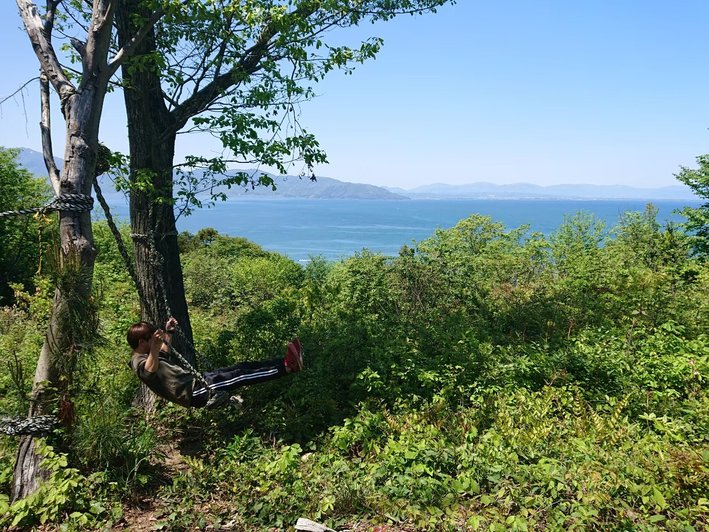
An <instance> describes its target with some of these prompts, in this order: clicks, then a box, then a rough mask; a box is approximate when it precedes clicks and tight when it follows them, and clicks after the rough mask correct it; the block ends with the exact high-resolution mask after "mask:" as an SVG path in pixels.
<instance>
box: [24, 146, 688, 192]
mask: <svg viewBox="0 0 709 532" xmlns="http://www.w3.org/2000/svg"><path fill="white" fill-rule="evenodd" d="M18 161H19V163H20V165H21V166H23V167H24V168H26V169H27V170H29V171H30V172H32V173H34V174H35V175H46V173H47V171H46V168H45V166H44V158H43V156H42V154H41V153H39V152H37V151H34V150H30V149H28V148H21V149H20V154H19V157H18ZM61 164H62V161H61V160H57V165H58V166H59V167H61ZM246 171H247V172H249V173H253V172H256V171H255V170H246ZM269 175H270V176H271V177H272V178H273V179H274V180H275V182H276V187H277V188H276V190H275V191H273V190H271V189H270V188H268V187H256V188H255V189H251V188H246V189H245V188H243V187H232V188H231V189H230V190H227V191H226V193H227V195H228V196H229V197H238V198H249V197H254V198H255V197H258V198H311V199H389V200H405V199H635V200H663V199H664V200H698V199H699V198H698V197H697V196H696V195H694V193H693V192H692V190H691V189H690V188H689V187H687V186H685V185H681V184H678V185H674V186H667V187H661V188H637V187H629V186H625V185H551V186H540V185H533V184H531V183H515V184H512V185H496V184H494V183H485V182H480V183H471V184H467V185H448V184H444V183H435V184H432V185H424V186H420V187H416V188H412V189H403V188H394V187H378V186H375V185H367V184H362V183H349V182H346V181H340V180H338V179H333V178H330V177H318V178H317V181H310V179H308V178H302V179H301V178H299V177H297V176H275V175H272V174H269ZM104 188H105V187H104ZM104 193H105V194H106V195H107V197H112V196H113V195H114V194H118V193H115V192H113V191H110V190H105V191H104Z"/></svg>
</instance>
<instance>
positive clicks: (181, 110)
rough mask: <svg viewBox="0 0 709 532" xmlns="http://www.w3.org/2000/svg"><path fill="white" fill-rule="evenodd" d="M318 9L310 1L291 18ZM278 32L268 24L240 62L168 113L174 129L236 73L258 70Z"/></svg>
mask: <svg viewBox="0 0 709 532" xmlns="http://www.w3.org/2000/svg"><path fill="white" fill-rule="evenodd" d="M317 10H318V2H312V3H309V4H308V5H304V6H301V7H300V8H298V9H296V10H295V11H293V13H292V15H293V16H294V17H302V18H307V17H309V16H310V15H312V14H313V13H315V12H316V11H317ZM278 33H279V30H278V29H277V27H276V25H275V24H267V25H266V26H265V27H264V28H263V30H262V31H261V34H260V35H259V38H258V39H257V40H256V42H255V43H254V44H253V46H251V48H249V49H248V50H246V51H245V52H244V54H243V55H242V56H241V59H240V60H239V62H238V63H237V64H236V65H235V66H234V67H233V68H231V69H230V70H229V71H227V72H225V73H224V74H221V75H218V76H216V77H215V78H214V80H213V81H211V82H210V83H208V84H207V85H205V86H204V87H203V88H202V89H200V90H199V91H197V92H195V93H194V94H192V96H190V97H189V98H188V99H187V100H185V101H184V102H182V103H181V104H180V105H179V106H178V107H176V108H175V109H173V111H172V112H171V114H172V115H173V117H174V120H173V124H174V126H173V127H174V128H176V129H175V130H176V131H177V130H178V129H180V128H182V127H183V126H184V125H185V124H186V123H187V121H188V120H189V119H190V118H192V117H193V116H196V115H197V114H199V113H201V112H202V111H203V110H204V109H205V108H207V107H208V106H209V104H211V103H212V102H213V101H214V100H215V99H216V98H218V97H219V95H220V94H222V92H223V91H225V90H226V89H228V88H229V87H231V86H233V85H235V84H236V83H237V82H236V81H235V80H237V79H238V77H237V75H238V74H245V75H250V74H253V73H254V72H256V71H257V70H258V69H259V63H260V61H261V60H262V59H263V57H264V55H265V54H266V52H267V51H268V48H269V45H270V43H271V39H273V37H275V36H276V35H277V34H278Z"/></svg>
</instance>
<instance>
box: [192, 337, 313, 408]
mask: <svg viewBox="0 0 709 532" xmlns="http://www.w3.org/2000/svg"><path fill="white" fill-rule="evenodd" d="M301 369H303V356H302V348H301V346H300V342H299V341H298V340H294V341H292V342H290V343H289V344H288V350H287V352H286V356H285V358H276V359H273V360H262V361H258V362H239V363H238V364H234V365H233V366H229V367H227V368H219V369H216V370H213V371H208V372H206V373H204V380H206V381H207V382H208V383H209V386H210V388H212V389H213V390H214V391H223V392H229V391H231V390H234V389H236V388H240V387H241V386H248V385H249V384H258V383H259V382H267V381H270V380H273V379H278V378H280V377H283V376H284V375H286V374H288V373H292V372H294V371H300V370H301ZM208 397H209V390H208V389H207V388H205V387H203V386H201V385H200V384H198V385H197V387H196V388H195V390H194V392H192V406H195V407H200V406H204V405H205V404H206V403H207V399H208Z"/></svg>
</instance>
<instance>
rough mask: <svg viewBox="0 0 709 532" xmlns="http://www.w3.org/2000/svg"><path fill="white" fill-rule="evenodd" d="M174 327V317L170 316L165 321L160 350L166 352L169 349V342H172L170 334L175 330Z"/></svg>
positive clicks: (175, 325)
mask: <svg viewBox="0 0 709 532" xmlns="http://www.w3.org/2000/svg"><path fill="white" fill-rule="evenodd" d="M175 327H177V320H176V319H175V318H170V319H169V320H167V322H165V334H163V342H164V343H163V346H162V350H163V351H164V352H166V353H167V352H168V351H169V350H170V346H169V344H171V343H172V334H173V333H174V332H175Z"/></svg>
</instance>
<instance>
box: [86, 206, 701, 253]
mask: <svg viewBox="0 0 709 532" xmlns="http://www.w3.org/2000/svg"><path fill="white" fill-rule="evenodd" d="M652 203H653V205H655V206H656V207H657V208H658V209H659V215H658V220H659V221H660V222H666V221H674V222H681V221H683V217H682V216H681V215H679V214H678V213H676V210H678V209H681V208H683V207H686V206H690V207H697V206H698V205H699V204H700V202H699V201H697V202H692V201H653V202H652ZM646 204H647V202H646V201H642V200H523V199H515V200H487V199H486V200H473V199H455V200H335V199H260V198H259V199H257V198H250V199H230V200H227V201H224V202H219V203H217V204H216V205H214V206H213V207H211V208H203V209H198V210H195V211H194V212H193V214H191V215H190V216H182V217H180V218H178V221H177V228H178V230H179V231H189V232H191V233H195V232H197V231H198V230H199V229H201V228H204V227H213V228H214V229H216V230H217V231H218V232H219V233H221V234H224V235H229V236H242V237H245V238H248V239H249V240H251V241H253V242H256V243H257V244H259V245H261V246H262V247H263V248H265V249H267V250H271V251H277V252H279V253H282V254H284V255H287V256H288V257H290V258H291V259H293V260H295V261H299V262H307V261H308V260H310V258H311V257H313V256H322V257H324V258H326V259H328V260H337V259H341V258H344V257H348V256H351V255H353V254H355V253H357V252H360V251H362V250H363V249H365V248H366V249H368V250H370V251H372V252H376V253H382V254H385V255H396V254H397V253H398V251H399V249H400V248H401V246H402V245H404V244H407V245H410V246H411V245H412V244H414V243H415V242H417V241H421V240H425V239H426V238H428V237H430V236H431V235H432V234H433V232H434V231H435V230H436V229H437V228H449V227H453V226H454V225H455V224H456V223H457V222H458V221H459V220H462V219H463V218H467V217H468V216H471V215H473V214H476V213H477V214H481V215H484V216H490V217H491V218H492V219H493V220H495V221H498V222H502V223H503V224H504V225H505V227H507V228H508V229H513V228H516V227H519V226H521V225H529V227H530V230H532V231H537V232H541V233H544V234H550V233H553V232H554V231H555V230H556V229H557V228H558V227H559V225H560V224H561V223H562V222H563V221H564V219H565V217H569V216H573V215H574V214H575V213H578V212H587V213H592V214H593V215H594V216H596V217H597V218H598V219H600V220H603V221H604V222H605V223H606V226H607V227H612V226H613V225H615V224H616V223H617V222H618V220H619V218H620V216H621V215H622V213H624V212H626V211H643V210H644V209H645V206H646ZM112 210H113V214H114V216H115V217H116V218H117V219H121V220H124V221H126V220H127V218H128V207H127V205H125V204H118V205H112ZM95 212H98V213H101V212H102V211H101V209H100V208H99V209H98V210H97V211H95ZM98 217H99V218H100V217H101V216H100V214H99V215H98Z"/></svg>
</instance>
